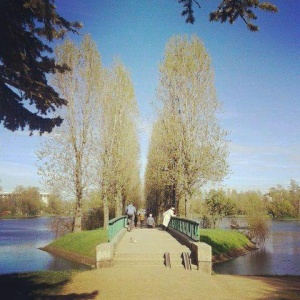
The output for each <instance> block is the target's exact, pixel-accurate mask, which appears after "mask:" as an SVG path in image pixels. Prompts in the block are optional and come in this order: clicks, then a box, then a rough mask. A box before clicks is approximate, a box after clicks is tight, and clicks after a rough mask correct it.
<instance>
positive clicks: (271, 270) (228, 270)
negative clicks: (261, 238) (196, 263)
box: [213, 220, 300, 275]
mask: <svg viewBox="0 0 300 300" xmlns="http://www.w3.org/2000/svg"><path fill="white" fill-rule="evenodd" d="M227 223H228V220H227ZM227 223H225V227H226V224H227ZM270 229H271V232H270V236H269V237H268V239H267V240H266V243H265V245H264V247H261V248H260V249H259V250H256V251H252V252H251V253H248V254H246V255H244V256H241V257H238V258H235V259H233V260H231V261H228V262H224V263H219V264H215V265H214V267H213V269H214V271H215V272H216V273H222V274H237V275H300V222H297V221H272V222H271V227H270Z"/></svg>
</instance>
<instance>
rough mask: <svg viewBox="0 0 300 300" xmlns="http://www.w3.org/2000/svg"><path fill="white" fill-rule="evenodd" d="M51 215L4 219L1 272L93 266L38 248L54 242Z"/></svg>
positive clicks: (0, 227) (0, 222) (1, 222)
mask: <svg viewBox="0 0 300 300" xmlns="http://www.w3.org/2000/svg"><path fill="white" fill-rule="evenodd" d="M50 220H51V218H32V219H16V220H15V219H11V220H0V274H8V273H14V272H28V271H38V270H56V271H61V270H69V269H89V267H87V266H85V265H82V264H78V263H75V262H72V261H69V260H65V259H62V258H60V257H55V256H53V255H51V254H49V253H47V252H45V251H42V250H39V249H38V248H40V247H43V246H46V245H47V244H49V243H50V242H51V241H53V239H54V236H53V234H52V232H51V231H49V230H48V228H47V224H48V222H49V221H50Z"/></svg>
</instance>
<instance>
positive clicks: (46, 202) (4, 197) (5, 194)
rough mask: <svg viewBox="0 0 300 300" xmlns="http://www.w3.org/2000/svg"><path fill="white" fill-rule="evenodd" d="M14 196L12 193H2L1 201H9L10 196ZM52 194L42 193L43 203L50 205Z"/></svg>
mask: <svg viewBox="0 0 300 300" xmlns="http://www.w3.org/2000/svg"><path fill="white" fill-rule="evenodd" d="M11 194H13V193H12V192H3V191H2V192H0V200H4V199H7V198H8V196H9V195H11ZM49 196H50V193H46V192H41V193H40V197H41V201H42V202H43V203H45V204H46V205H48V202H49Z"/></svg>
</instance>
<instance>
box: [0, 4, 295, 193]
mask: <svg viewBox="0 0 300 300" xmlns="http://www.w3.org/2000/svg"><path fill="white" fill-rule="evenodd" d="M219 1H220V0H218V1H216V0H212V1H206V0H200V1H199V3H201V6H202V8H201V9H198V8H197V7H195V17H196V22H195V24H193V25H191V24H186V23H185V20H184V18H183V17H181V15H180V14H181V11H182V6H181V5H180V4H178V3H177V1H176V0H127V1H124V0H73V1H69V0H59V1H56V5H57V8H58V11H59V13H60V14H61V15H62V16H64V17H65V18H66V19H68V20H79V21H81V22H82V23H83V25H84V28H83V29H82V30H81V35H83V34H85V33H90V34H91V35H92V38H93V39H94V40H95V41H96V43H97V46H98V50H99V52H100V54H101V57H102V62H103V64H104V65H105V66H107V67H108V66H110V65H111V64H112V62H113V60H114V58H115V57H118V58H120V59H121V61H122V62H123V63H124V64H125V66H126V67H127V69H128V70H129V72H130V74H131V78H132V81H133V84H134V88H135V93H136V98H137V101H138V104H139V108H140V114H141V120H140V125H139V126H140V142H141V150H142V151H141V164H142V166H143V167H144V166H145V163H146V155H147V149H148V142H149V134H150V131H151V126H152V122H153V120H154V114H153V109H152V105H151V103H152V102H153V100H154V99H155V89H156V87H157V83H158V65H159V63H160V62H161V61H162V59H163V55H164V49H165V45H166V43H167V42H168V40H169V39H170V38H171V37H172V36H173V35H179V34H188V35H192V34H196V35H197V36H198V37H199V38H200V39H201V40H202V41H203V43H204V45H205V47H206V49H207V51H208V52H209V54H210V56H211V60H212V65H213V68H214V71H215V85H216V89H217V93H218V99H219V100H220V101H221V102H222V103H223V109H224V113H223V114H221V115H220V116H219V117H220V122H221V124H222V127H223V128H224V129H226V130H227V131H228V132H229V136H228V139H229V151H230V155H229V164H230V168H231V174H230V175H229V176H228V178H226V179H225V180H224V182H223V184H224V186H225V187H228V188H234V189H237V190H238V191H245V190H254V189H255V190H256V189H259V190H261V191H263V192H265V191H267V190H268V188H269V187H271V186H275V185H276V184H281V185H283V186H287V185H288V184H289V182H290V180H291V179H294V180H296V181H297V182H298V183H300V139H299V136H300V117H299V116H300V87H299V86H300V85H299V79H300V78H299V77H300V76H299V75H300V63H299V62H300V61H299V58H300V29H299V28H300V19H299V12H300V1H297V0H296V1H295V0H270V1H271V2H272V3H274V4H277V5H278V7H279V13H277V14H270V13H259V14H258V20H257V23H258V25H259V26H260V31H259V32H258V33H252V32H250V31H248V30H247V28H246V26H245V25H244V23H243V22H242V21H241V20H239V21H237V22H236V23H235V24H234V25H229V24H219V23H210V22H209V21H208V13H209V12H210V11H212V10H213V9H215V8H216V7H217V5H218V2H219ZM69 37H70V38H72V39H75V40H79V39H80V37H78V36H75V35H69ZM42 139H43V138H41V137H39V136H33V137H29V135H28V132H26V131H24V132H22V131H19V132H14V133H12V132H9V131H8V130H5V129H3V127H2V126H1V127H0V180H1V181H0V185H1V186H2V188H3V190H5V191H12V190H13V189H14V188H15V187H16V186H17V185H24V186H39V187H41V189H43V187H42V185H41V184H40V182H39V177H38V176H37V168H36V165H35V162H36V157H35V154H34V152H35V151H36V149H37V148H38V147H39V143H40V141H41V140H42Z"/></svg>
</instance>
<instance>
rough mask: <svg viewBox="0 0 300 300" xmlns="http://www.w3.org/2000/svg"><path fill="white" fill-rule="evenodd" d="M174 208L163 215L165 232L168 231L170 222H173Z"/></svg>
mask: <svg viewBox="0 0 300 300" xmlns="http://www.w3.org/2000/svg"><path fill="white" fill-rule="evenodd" d="M174 210H175V208H174V207H171V208H170V209H168V210H167V211H165V212H164V213H163V218H164V219H163V230H167V228H168V226H169V222H170V220H171V217H174V216H175V214H174Z"/></svg>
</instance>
